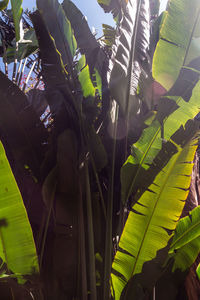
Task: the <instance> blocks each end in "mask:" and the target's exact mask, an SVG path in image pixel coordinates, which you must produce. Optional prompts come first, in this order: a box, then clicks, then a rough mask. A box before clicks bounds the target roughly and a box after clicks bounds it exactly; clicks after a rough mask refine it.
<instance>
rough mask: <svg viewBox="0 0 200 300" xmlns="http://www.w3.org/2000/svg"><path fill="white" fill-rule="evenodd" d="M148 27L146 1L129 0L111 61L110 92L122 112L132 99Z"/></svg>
mask: <svg viewBox="0 0 200 300" xmlns="http://www.w3.org/2000/svg"><path fill="white" fill-rule="evenodd" d="M149 30H150V28H149V1H146V0H139V1H135V0H130V1H128V2H127V5H126V10H125V11H124V14H123V19H122V21H121V23H120V25H119V28H118V33H117V34H116V39H115V45H114V46H113V56H112V61H111V64H110V69H111V73H110V89H111V94H112V96H113V97H114V99H115V100H116V101H117V102H118V103H119V105H120V107H121V109H122V112H123V113H124V114H125V115H126V113H127V112H128V110H129V106H130V105H132V103H131V102H133V101H134V100H133V97H132V96H134V95H135V92H136V89H137V85H138V80H139V76H140V72H141V63H142V62H143V60H144V59H145V57H146V51H147V49H148V46H149Z"/></svg>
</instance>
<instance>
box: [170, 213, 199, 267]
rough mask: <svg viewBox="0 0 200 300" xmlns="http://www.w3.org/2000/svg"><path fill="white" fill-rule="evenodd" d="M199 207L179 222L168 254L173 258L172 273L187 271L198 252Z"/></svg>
mask: <svg viewBox="0 0 200 300" xmlns="http://www.w3.org/2000/svg"><path fill="white" fill-rule="evenodd" d="M199 225H200V207H196V208H194V209H193V210H192V211H191V212H190V213H189V216H187V217H184V218H182V219H180V220H179V222H178V225H177V227H176V230H175V233H174V237H173V240H172V243H171V245H170V249H169V254H170V257H171V256H172V257H173V258H174V263H173V266H172V272H174V271H175V270H176V269H180V270H181V271H182V272H184V271H186V270H187V269H189V267H190V266H191V265H192V264H193V263H194V261H195V259H196V258H197V256H198V254H199V252H200V226H199Z"/></svg>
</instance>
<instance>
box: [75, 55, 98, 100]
mask: <svg viewBox="0 0 200 300" xmlns="http://www.w3.org/2000/svg"><path fill="white" fill-rule="evenodd" d="M77 71H78V79H79V82H80V84H81V88H82V91H83V96H84V97H85V98H87V97H95V88H94V86H93V83H92V80H91V77H90V70H89V67H88V65H87V64H86V59H85V55H82V57H81V58H80V59H79V61H78V64H77Z"/></svg>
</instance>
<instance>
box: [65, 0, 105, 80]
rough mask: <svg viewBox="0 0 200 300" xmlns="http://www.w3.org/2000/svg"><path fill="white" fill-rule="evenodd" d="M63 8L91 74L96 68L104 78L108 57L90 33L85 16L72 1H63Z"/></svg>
mask: <svg viewBox="0 0 200 300" xmlns="http://www.w3.org/2000/svg"><path fill="white" fill-rule="evenodd" d="M62 7H63V10H64V12H65V14H66V16H67V18H68V20H69V21H70V23H71V26H72V28H73V30H74V35H75V38H76V41H77V46H78V47H79V49H80V52H81V54H84V55H85V57H86V62H87V64H88V66H89V68H90V72H91V73H93V71H94V68H96V69H97V70H98V72H99V73H100V75H101V76H102V73H103V70H102V67H103V61H104V60H105V59H106V55H105V53H104V51H103V50H102V49H101V48H100V45H99V43H98V42H97V40H96V38H95V36H94V35H93V34H92V32H91V31H90V28H89V26H88V23H87V21H86V18H85V16H84V15H83V14H82V13H81V11H80V10H79V9H78V8H77V7H76V6H75V5H74V3H73V2H71V1H70V0H65V1H63V4H62Z"/></svg>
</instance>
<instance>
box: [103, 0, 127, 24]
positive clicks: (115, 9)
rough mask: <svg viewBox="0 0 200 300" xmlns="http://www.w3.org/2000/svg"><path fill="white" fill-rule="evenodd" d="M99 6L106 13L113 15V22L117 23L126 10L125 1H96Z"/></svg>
mask: <svg viewBox="0 0 200 300" xmlns="http://www.w3.org/2000/svg"><path fill="white" fill-rule="evenodd" d="M97 2H98V3H99V5H100V6H101V7H102V8H103V10H104V11H105V12H106V13H109V12H111V13H112V14H113V18H114V20H116V21H117V23H119V22H120V20H121V17H122V14H123V10H125V9H126V4H127V1H120V0H97Z"/></svg>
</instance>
